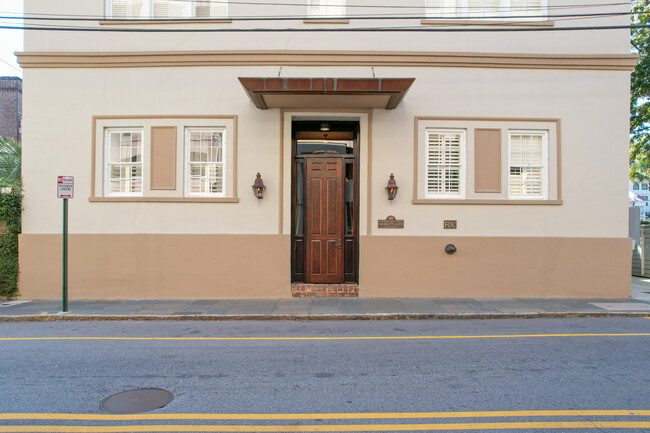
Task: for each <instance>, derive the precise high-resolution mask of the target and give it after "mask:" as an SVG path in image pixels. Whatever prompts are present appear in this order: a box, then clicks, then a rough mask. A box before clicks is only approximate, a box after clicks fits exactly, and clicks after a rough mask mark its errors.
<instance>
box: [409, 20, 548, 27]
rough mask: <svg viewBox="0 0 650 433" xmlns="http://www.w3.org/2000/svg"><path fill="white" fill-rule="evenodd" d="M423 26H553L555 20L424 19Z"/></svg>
mask: <svg viewBox="0 0 650 433" xmlns="http://www.w3.org/2000/svg"><path fill="white" fill-rule="evenodd" d="M420 24H422V25H423V26H448V25H450V24H454V25H458V26H481V27H488V26H495V27H553V26H555V22H553V21H506V20H501V21H484V20H445V19H423V20H422V21H420Z"/></svg>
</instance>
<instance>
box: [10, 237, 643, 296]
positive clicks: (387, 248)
mask: <svg viewBox="0 0 650 433" xmlns="http://www.w3.org/2000/svg"><path fill="white" fill-rule="evenodd" d="M631 242H632V241H631V240H630V239H627V238H534V237H528V238H522V237H517V238H514V237H513V238H510V237H415V236H362V237H361V248H360V257H361V262H360V275H361V282H360V283H361V284H360V290H359V295H360V296H362V297H583V298H584V297H626V296H629V295H630V286H631V281H630V280H631V277H630V268H631V260H632V254H631V252H632V243H631ZM448 243H453V244H454V245H455V246H456V247H457V248H458V251H457V252H456V254H454V255H451V256H450V255H447V254H446V253H445V252H444V248H445V245H447V244H448ZM19 248H20V292H21V295H22V297H23V298H24V299H59V298H60V296H61V237H60V236H58V235H39V234H23V235H21V236H20V245H19ZM289 252H290V240H289V236H286V235H161V234H150V235H146V234H133V235H127V234H119V235H71V236H70V265H69V266H70V284H69V286H70V289H69V292H70V295H69V296H70V298H72V299H156V298H157V299H173V298H176V299H219V298H222V299H232V298H288V297H291V284H290V277H289V274H290V258H289Z"/></svg>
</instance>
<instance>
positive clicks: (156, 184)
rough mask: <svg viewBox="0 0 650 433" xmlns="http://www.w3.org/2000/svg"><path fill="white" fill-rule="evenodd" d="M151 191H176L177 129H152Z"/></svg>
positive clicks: (168, 127)
mask: <svg viewBox="0 0 650 433" xmlns="http://www.w3.org/2000/svg"><path fill="white" fill-rule="evenodd" d="M150 188H151V189H165V190H175V189H176V127H175V126H154V127H152V128H151V187H150Z"/></svg>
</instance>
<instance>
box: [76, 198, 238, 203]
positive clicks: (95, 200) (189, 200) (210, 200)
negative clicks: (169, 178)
mask: <svg viewBox="0 0 650 433" xmlns="http://www.w3.org/2000/svg"><path fill="white" fill-rule="evenodd" d="M88 201H89V202H92V203H99V202H150V203H239V199H238V198H236V197H88Z"/></svg>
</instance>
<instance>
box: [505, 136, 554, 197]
mask: <svg viewBox="0 0 650 433" xmlns="http://www.w3.org/2000/svg"><path fill="white" fill-rule="evenodd" d="M549 133H550V131H548V130H546V129H537V130H535V129H523V128H522V129H516V128H508V199H509V200H511V199H512V200H525V201H529V200H548V192H549V177H548V172H549V168H550V167H549V166H550V161H549V157H548V153H549V152H548V136H549ZM513 134H515V135H516V134H521V135H541V136H542V162H543V165H542V195H541V197H540V196H530V197H526V196H513V195H512V191H511V188H510V169H511V167H512V135H513Z"/></svg>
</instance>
